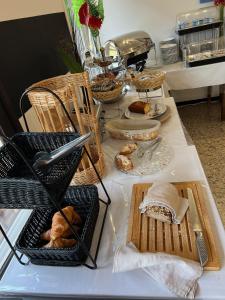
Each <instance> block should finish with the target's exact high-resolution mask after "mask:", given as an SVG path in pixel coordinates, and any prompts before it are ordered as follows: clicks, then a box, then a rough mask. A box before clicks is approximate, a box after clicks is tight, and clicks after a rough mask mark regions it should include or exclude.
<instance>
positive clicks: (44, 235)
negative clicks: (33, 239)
mask: <svg viewBox="0 0 225 300" xmlns="http://www.w3.org/2000/svg"><path fill="white" fill-rule="evenodd" d="M73 228H74V230H75V231H76V232H78V230H79V227H78V226H76V225H73ZM72 234H73V233H72V230H71V229H70V227H69V228H68V229H67V230H65V231H64V232H63V234H62V236H61V237H62V238H68V237H69V236H70V235H72ZM41 239H42V240H43V241H50V240H51V229H49V230H47V231H45V232H43V233H42V234H41Z"/></svg>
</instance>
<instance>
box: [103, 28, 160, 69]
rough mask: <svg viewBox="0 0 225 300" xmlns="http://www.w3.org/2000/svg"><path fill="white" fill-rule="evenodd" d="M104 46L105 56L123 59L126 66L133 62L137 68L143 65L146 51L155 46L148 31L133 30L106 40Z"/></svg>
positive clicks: (146, 56) (146, 54)
mask: <svg viewBox="0 0 225 300" xmlns="http://www.w3.org/2000/svg"><path fill="white" fill-rule="evenodd" d="M104 48H105V55H106V56H113V57H114V58H115V59H116V58H117V59H119V60H123V61H124V62H123V63H124V65H125V66H126V67H127V66H130V65H133V64H135V65H136V67H137V68H139V67H141V66H142V67H144V65H145V62H146V59H147V58H148V53H149V51H150V50H151V49H152V48H155V43H153V41H152V39H151V38H150V36H149V34H148V33H146V32H144V31H134V32H130V33H127V34H124V35H121V36H119V37H117V38H114V39H111V40H109V41H107V42H106V43H105V45H104Z"/></svg>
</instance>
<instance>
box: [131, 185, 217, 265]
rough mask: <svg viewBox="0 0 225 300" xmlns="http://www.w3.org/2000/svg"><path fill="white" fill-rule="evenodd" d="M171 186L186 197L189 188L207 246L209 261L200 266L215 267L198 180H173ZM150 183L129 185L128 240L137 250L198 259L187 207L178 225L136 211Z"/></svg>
mask: <svg viewBox="0 0 225 300" xmlns="http://www.w3.org/2000/svg"><path fill="white" fill-rule="evenodd" d="M174 185H175V186H176V188H177V190H178V192H179V194H180V196H183V197H186V198H187V188H188V187H189V188H191V189H192V191H193V195H194V198H195V202H196V206H197V209H198V213H199V217H200V220H201V223H202V228H203V233H204V237H205V241H206V244H207V248H208V256H209V261H208V263H207V265H206V266H205V267H204V269H205V270H210V271H216V270H219V269H220V260H219V255H218V251H217V248H216V243H215V239H214V234H213V231H212V227H211V224H210V221H209V216H208V211H207V208H206V205H205V200H204V197H203V192H202V188H201V185H200V183H199V182H182V183H174ZM150 186H151V184H135V185H133V193H132V202H131V210H130V217H129V225H128V226H129V227H128V239H127V240H128V242H130V241H131V242H133V244H134V245H135V246H136V247H137V248H138V249H139V250H140V251H141V252H147V251H149V252H166V253H169V254H173V255H178V256H181V257H185V258H188V259H192V260H195V261H199V258H198V253H197V249H196V245H195V234H194V232H193V230H192V227H191V222H190V215H189V209H188V210H187V213H186V214H185V217H184V219H183V220H182V223H181V224H179V225H177V224H167V223H163V222H160V221H158V220H155V219H153V218H149V217H146V216H145V215H144V214H141V213H140V210H139V205H140V203H141V202H142V200H143V198H144V195H145V194H146V192H147V190H148V188H149V187H150ZM203 216H204V217H203Z"/></svg>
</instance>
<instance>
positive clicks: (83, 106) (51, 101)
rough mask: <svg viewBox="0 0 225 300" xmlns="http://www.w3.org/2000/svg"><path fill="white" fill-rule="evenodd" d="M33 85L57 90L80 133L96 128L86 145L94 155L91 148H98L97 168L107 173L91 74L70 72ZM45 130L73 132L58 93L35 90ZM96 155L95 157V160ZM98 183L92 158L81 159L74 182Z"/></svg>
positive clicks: (32, 95) (34, 98)
mask: <svg viewBox="0 0 225 300" xmlns="http://www.w3.org/2000/svg"><path fill="white" fill-rule="evenodd" d="M32 87H46V88H49V89H51V90H52V91H53V92H55V93H56V94H57V95H58V96H59V97H60V98H61V100H62V101H63V104H64V105H65V107H66V109H67V111H68V113H69V115H70V117H71V119H72V120H73V122H74V124H75V125H76V128H77V130H78V131H79V133H80V134H82V135H83V134H85V133H87V132H89V131H92V133H93V137H92V139H91V140H90V142H89V143H87V144H86V149H87V151H88V152H89V154H90V155H92V152H93V151H91V148H92V147H94V148H95V152H97V157H98V160H97V161H96V164H95V166H96V168H97V171H98V172H99V174H100V175H103V173H104V156H103V151H102V147H101V142H100V130H99V124H98V119H97V117H96V109H95V105H94V102H93V98H92V93H91V87H90V84H89V78H88V73H86V72H84V73H77V74H69V75H64V76H58V77H54V78H50V79H46V80H43V81H40V82H37V83H35V84H34V85H32ZM28 97H29V100H30V103H31V104H32V106H33V108H34V110H35V112H36V114H37V116H38V119H39V121H40V123H41V126H42V128H43V131H46V132H57V131H64V132H65V131H73V128H72V127H71V124H70V123H69V120H68V118H67V117H66V115H65V112H64V111H63V109H62V107H61V105H60V103H59V102H58V101H57V99H55V98H54V96H53V95H52V94H50V93H48V92H45V91H32V92H29V94H28ZM94 158H95V159H96V156H95V157H92V156H91V159H92V160H94ZM96 182H98V177H97V175H96V173H95V170H94V168H93V166H92V164H91V162H90V161H89V160H87V161H84V160H83V159H82V160H81V163H80V165H79V167H78V169H77V173H76V174H75V177H74V180H73V183H75V184H91V183H96Z"/></svg>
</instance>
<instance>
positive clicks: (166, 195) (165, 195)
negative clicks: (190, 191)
mask: <svg viewBox="0 0 225 300" xmlns="http://www.w3.org/2000/svg"><path fill="white" fill-rule="evenodd" d="M139 209H140V210H141V213H146V215H147V216H149V217H152V218H155V219H159V220H160V221H162V222H168V223H171V222H172V223H175V224H180V223H181V221H182V219H183V217H184V215H185V213H186V211H187V209H188V199H186V198H183V197H180V196H179V194H178V191H177V189H176V187H175V186H174V185H172V184H171V183H168V182H155V183H153V185H152V186H151V187H150V188H149V189H148V192H147V194H146V195H145V196H144V199H143V201H142V202H141V204H140V206H139Z"/></svg>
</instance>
